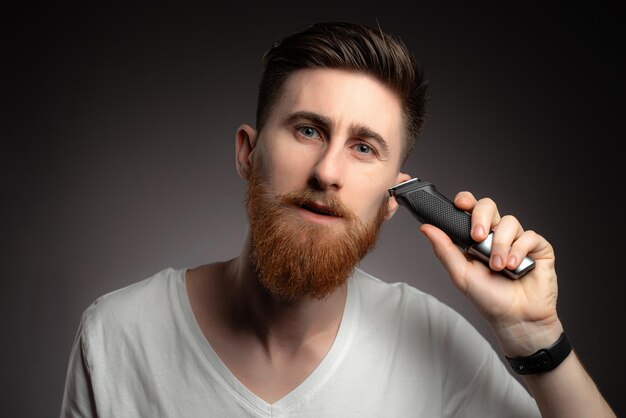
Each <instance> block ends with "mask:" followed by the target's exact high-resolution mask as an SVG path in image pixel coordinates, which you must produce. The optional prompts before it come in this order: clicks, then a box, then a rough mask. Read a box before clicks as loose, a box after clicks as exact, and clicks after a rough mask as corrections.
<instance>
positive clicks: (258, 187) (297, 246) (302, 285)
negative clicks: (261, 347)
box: [246, 167, 387, 301]
mask: <svg viewBox="0 0 626 418" xmlns="http://www.w3.org/2000/svg"><path fill="white" fill-rule="evenodd" d="M313 201H318V202H323V203H324V205H326V206H327V207H329V208H330V210H331V211H332V213H333V214H335V215H337V216H341V217H342V218H343V220H344V221H345V222H344V228H343V230H339V228H336V229H335V228H332V227H331V226H327V225H320V224H315V223H312V222H309V221H306V220H304V219H302V218H301V217H300V216H299V215H297V214H296V212H295V211H294V207H297V206H301V205H307V204H309V203H311V202H313ZM246 208H247V211H248V219H249V222H250V233H251V242H252V249H251V251H252V252H251V261H252V266H253V267H254V269H255V271H256V273H257V276H258V280H259V282H260V283H261V284H262V285H263V286H264V287H265V288H266V289H267V290H268V291H269V292H270V293H271V294H272V295H273V296H275V297H277V298H279V299H281V300H286V301H299V300H302V299H304V298H316V299H323V298H325V297H326V296H328V295H329V294H330V293H332V292H333V291H334V290H336V289H337V288H339V287H340V286H341V285H342V284H343V283H345V281H346V279H347V278H348V277H349V276H350V275H351V274H352V272H353V271H354V269H355V268H356V266H357V264H358V263H359V262H360V261H361V259H363V257H365V255H366V254H367V253H368V252H369V251H371V250H372V249H373V248H374V245H375V243H376V241H377V239H378V234H379V232H380V229H381V226H382V224H383V222H384V218H385V215H386V214H387V199H385V200H384V201H383V202H382V203H381V206H380V208H379V210H378V212H377V214H376V217H375V218H374V220H373V221H372V222H371V223H369V224H364V223H363V222H361V221H360V220H359V219H358V218H357V217H356V216H355V215H354V214H353V213H352V212H351V211H350V209H348V208H347V207H346V206H345V205H344V204H343V203H342V202H341V201H340V200H339V198H337V197H336V196H334V195H329V194H326V193H324V192H322V191H318V190H314V189H311V188H306V189H304V190H299V191H295V192H290V193H286V194H284V195H282V196H275V195H274V194H273V193H272V192H271V191H269V189H268V188H267V186H266V185H265V184H264V183H263V181H262V179H261V178H260V176H259V174H258V172H257V170H256V169H255V167H253V168H252V171H251V174H250V181H249V182H248V190H247V199H246Z"/></svg>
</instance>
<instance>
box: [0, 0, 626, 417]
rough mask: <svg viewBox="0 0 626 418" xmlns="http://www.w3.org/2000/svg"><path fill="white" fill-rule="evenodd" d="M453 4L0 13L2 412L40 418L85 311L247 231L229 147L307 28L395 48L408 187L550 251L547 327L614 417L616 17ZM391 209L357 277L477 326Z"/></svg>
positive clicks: (618, 218)
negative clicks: (532, 237)
mask: <svg viewBox="0 0 626 418" xmlns="http://www.w3.org/2000/svg"><path fill="white" fill-rule="evenodd" d="M467 3H471V4H466V5H464V6H460V7H452V6H450V5H448V6H433V5H429V4H425V3H421V2H411V3H408V2H407V4H401V3H397V2H393V1H386V2H384V3H383V4H375V5H371V6H367V5H364V4H361V3H360V2H353V3H352V4H347V3H344V4H342V5H334V6H331V5H329V4H324V3H320V2H314V3H311V2H302V3H297V2H290V3H285V4H282V5H280V6H279V5H274V4H272V5H266V6H254V8H250V7H249V6H245V5H243V4H240V3H238V2H231V3H230V5H220V4H218V3H215V2H213V3H211V4H210V5H209V4H204V5H203V6H197V5H191V4H186V5H184V4H181V3H178V5H177V6H166V5H156V4H154V3H153V4H152V5H151V6H149V7H147V6H139V5H132V4H130V3H115V2H113V3H106V5H105V4H101V5H98V3H91V5H90V6H89V7H87V6H84V5H82V6H78V5H72V3H71V2H63V3H61V4H54V3H48V4H47V5H46V6H37V5H35V4H30V5H29V6H28V8H25V9H23V10H15V11H13V12H9V13H7V14H6V15H5V19H7V20H8V21H9V22H8V23H9V25H8V26H7V25H5V26H4V27H5V28H8V33H7V34H6V36H5V37H4V41H5V48H4V55H5V59H6V61H5V64H4V65H3V67H4V69H5V70H6V69H8V70H9V72H8V75H5V76H4V77H3V79H2V97H3V101H2V102H3V112H2V117H3V123H2V145H1V148H0V163H1V165H0V170H1V171H0V174H1V176H0V186H1V187H2V196H3V198H2V205H1V211H2V217H1V218H0V219H2V224H1V225H2V239H1V244H2V247H1V248H0V249H1V250H2V251H1V252H0V254H1V255H0V257H1V260H2V265H3V269H4V271H5V273H4V278H3V280H2V292H1V298H2V299H1V301H0V309H1V315H0V326H1V328H0V333H1V334H0V335H2V344H1V348H0V349H1V350H2V358H3V366H2V373H1V374H0V376H1V379H2V380H1V382H0V385H1V386H2V387H1V391H0V394H1V395H0V397H1V398H0V401H1V403H0V415H1V416H3V417H18V416H23V417H44V416H46V417H53V416H57V414H58V409H59V406H60V400H61V393H62V388H63V384H64V379H65V370H66V366H67V359H68V354H69V350H70V346H71V344H72V339H73V338H74V333H75V331H76V328H77V326H78V321H79V318H80V314H81V312H82V311H83V310H84V309H85V308H86V307H87V306H88V304H89V303H91V302H92V301H93V300H94V299H95V298H96V297H98V296H99V295H101V294H103V293H106V292H109V291H112V290H114V289H117V288H119V287H122V286H125V285H128V284H130V283H133V282H135V281H138V280H140V279H143V278H145V277H148V276H150V275H152V274H154V273H156V272H157V271H159V270H161V269H163V268H165V267H177V268H178V267H183V266H196V265H199V264H203V263H206V262H210V261H214V260H221V259H226V258H230V257H232V256H234V255H235V254H236V253H237V251H238V250H239V247H240V244H241V241H242V237H243V236H244V233H245V228H246V227H245V213H244V210H243V204H242V203H243V190H244V183H243V181H242V180H241V179H240V178H239V177H238V176H237V173H236V171H235V168H234V133H235V130H236V128H237V126H238V125H239V124H240V123H242V122H249V123H252V124H253V123H254V118H253V116H254V108H255V99H256V87H257V82H258V78H259V71H260V65H259V58H260V56H261V54H262V53H263V52H264V51H265V50H266V49H267V48H268V47H269V46H270V45H271V43H272V42H274V41H275V40H277V39H279V38H280V37H282V36H284V35H286V34H288V33H290V32H293V31H295V30H299V29H302V28H303V27H304V25H306V24H308V23H312V22H315V21H319V20H349V21H354V22H361V23H365V24H369V25H376V22H378V23H379V24H380V26H381V27H382V28H383V29H385V30H387V31H389V32H392V33H395V34H397V35H400V36H401V37H403V38H404V39H405V41H406V42H407V44H408V45H409V46H410V47H411V49H412V50H413V52H414V53H415V55H416V56H417V57H418V59H419V60H420V61H421V62H422V64H423V65H424V68H425V74H426V78H427V79H429V80H430V86H431V94H432V99H431V103H430V116H429V118H428V120H427V122H426V125H425V129H424V132H423V135H422V137H421V139H420V140H419V142H418V145H417V147H416V149H415V152H414V154H413V155H412V156H411V158H410V159H409V161H408V162H407V165H406V167H405V168H406V171H408V172H410V173H411V174H413V175H414V176H419V177H421V178H423V179H426V180H430V181H432V182H434V183H435V184H437V186H438V188H439V190H440V191H441V192H443V193H445V194H448V195H454V194H455V193H456V192H457V191H460V190H464V189H467V190H471V191H473V192H474V193H475V194H476V195H477V196H479V197H483V196H491V197H493V198H494V199H495V200H496V201H497V202H499V205H500V209H501V211H502V212H503V213H512V214H514V215H516V216H518V217H519V218H520V219H521V221H522V223H523V224H524V225H525V226H526V227H527V228H529V229H534V230H536V231H538V232H540V233H541V234H543V235H544V236H545V237H547V238H548V239H549V240H550V241H551V242H552V244H553V245H554V246H555V248H556V254H557V272H558V273H559V283H560V288H559V290H560V298H559V311H560V316H561V319H562V321H563V323H564V325H565V327H566V329H567V331H568V333H569V335H570V338H571V339H572V341H573V343H574V345H575V348H576V350H577V352H578V354H579V356H580V357H581V359H582V361H583V363H584V364H585V366H586V367H587V368H588V370H589V372H590V373H591V374H592V375H593V377H594V378H595V380H596V382H597V384H598V385H599V387H600V389H601V391H602V392H603V393H604V395H605V396H606V398H607V399H608V400H609V402H610V403H611V404H612V405H613V407H614V408H615V410H616V412H618V413H620V414H621V413H623V412H624V411H625V406H626V403H625V401H624V398H623V396H620V395H623V389H620V387H621V385H620V384H619V381H618V379H619V378H621V377H622V376H623V374H624V372H625V371H626V370H625V368H624V365H623V364H624V363H623V361H624V360H623V358H624V354H623V353H624V345H623V342H624V341H623V340H624V338H623V337H624V326H623V324H622V321H623V319H624V317H625V313H626V309H625V308H624V304H623V302H622V295H623V293H624V284H623V281H624V278H623V276H624V273H623V266H622V262H623V260H624V254H623V248H624V245H623V244H622V238H623V236H624V233H625V231H624V220H623V219H624V218H623V216H622V213H623V210H622V208H621V207H620V204H619V203H618V201H617V199H618V198H619V197H620V194H621V192H622V188H621V187H620V186H621V180H622V179H623V175H621V168H622V167H621V166H622V156H621V153H620V152H618V151H617V147H618V146H621V140H623V138H624V135H623V134H622V121H623V118H624V116H623V105H622V103H623V97H624V96H623V90H621V86H618V82H619V83H621V76H622V73H621V70H622V69H621V68H618V65H619V66H621V65H622V60H623V48H622V45H621V44H620V43H619V42H618V40H617V38H616V36H617V29H616V28H617V19H616V18H614V17H616V15H617V12H616V11H614V10H612V9H611V8H610V7H608V6H605V5H602V4H600V3H598V2H594V3H591V4H586V5H581V6H574V5H573V3H568V4H567V5H566V6H563V7H561V6H558V5H552V6H549V5H548V6H546V4H545V3H544V4H542V5H539V4H537V5H533V4H531V3H526V2H524V3H516V4H517V5H510V6H506V7H504V6H499V7H494V6H493V5H486V4H480V3H476V2H467ZM417 227H418V224H417V223H416V222H415V221H414V220H413V219H412V218H411V217H410V215H409V214H408V212H405V211H404V210H401V211H399V212H398V214H397V216H396V217H395V218H394V219H392V220H391V221H390V222H388V223H387V224H386V225H385V226H384V229H383V233H382V236H381V240H380V242H379V243H378V245H377V247H376V249H375V250H374V252H373V253H371V254H370V255H369V256H368V257H367V258H366V260H364V262H363V268H364V269H366V270H368V271H369V272H371V273H373V274H375V275H378V276H380V277H381V278H383V279H385V280H387V281H407V282H410V283H412V284H414V285H415V286H417V287H419V288H420V289H422V290H424V291H426V292H429V293H432V294H433V295H435V296H437V297H438V298H440V299H441V300H443V301H445V302H446V303H448V304H450V305H451V306H453V307H454V308H456V309H457V310H459V311H460V312H461V313H463V314H464V315H466V316H467V317H468V318H470V320H471V321H472V322H473V323H474V324H475V325H476V326H477V328H478V329H479V330H480V331H481V332H482V333H483V334H484V335H485V336H486V337H487V338H488V339H489V340H490V341H491V342H492V343H494V344H495V341H494V340H493V337H492V335H491V332H490V330H489V329H488V328H487V327H486V325H485V323H484V321H483V320H482V319H481V318H480V317H478V316H477V314H476V312H475V311H474V310H473V308H472V307H471V306H470V305H469V304H468V303H467V302H465V300H464V299H463V298H462V296H460V295H459V294H458V293H457V292H456V290H455V289H454V288H453V287H452V285H451V284H450V282H449V280H448V278H447V276H446V274H445V272H444V271H443V268H442V267H441V266H440V265H439V264H438V263H437V261H436V260H435V257H434V256H433V254H432V252H431V250H430V246H429V244H428V243H427V242H426V240H425V238H424V237H423V236H421V234H419V233H418V232H417Z"/></svg>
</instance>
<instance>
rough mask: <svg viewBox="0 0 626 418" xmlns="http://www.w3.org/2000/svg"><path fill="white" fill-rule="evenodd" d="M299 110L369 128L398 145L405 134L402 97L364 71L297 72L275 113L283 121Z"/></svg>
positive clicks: (289, 79) (286, 85) (338, 121)
mask: <svg viewBox="0 0 626 418" xmlns="http://www.w3.org/2000/svg"><path fill="white" fill-rule="evenodd" d="M296 112H310V113H315V114H318V115H320V116H322V117H324V118H326V119H328V120H329V121H331V122H332V123H334V124H336V125H338V126H337V127H340V126H345V127H349V126H360V127H367V128H368V129H370V130H372V131H375V132H377V133H378V134H379V135H381V136H382V137H384V138H385V140H387V141H390V142H391V143H392V145H394V147H395V146H398V145H397V144H396V142H398V143H399V141H400V140H401V137H402V132H403V122H404V121H403V118H402V110H401V105H400V100H399V99H398V98H397V96H396V95H395V94H394V93H393V92H392V91H391V90H390V89H389V88H387V87H386V86H384V85H383V84H382V83H380V82H379V81H378V80H376V79H375V78H373V77H371V76H368V75H366V74H364V73H359V72H353V71H346V70H337V69H306V70H299V71H296V72H294V73H293V74H292V75H291V76H290V77H289V78H288V79H287V80H286V82H285V85H284V88H283V91H282V94H281V96H280V97H279V99H278V100H277V103H276V105H275V107H274V111H273V112H272V113H273V116H275V117H277V118H278V119H279V121H280V120H283V119H284V118H287V117H289V115H290V114H293V113H296ZM279 123H280V122H279Z"/></svg>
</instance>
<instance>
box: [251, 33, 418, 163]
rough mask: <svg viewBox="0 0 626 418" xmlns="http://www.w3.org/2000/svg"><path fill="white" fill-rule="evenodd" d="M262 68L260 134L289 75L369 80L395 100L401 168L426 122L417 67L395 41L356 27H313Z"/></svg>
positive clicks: (278, 47)
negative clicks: (342, 74)
mask: <svg viewBox="0 0 626 418" xmlns="http://www.w3.org/2000/svg"><path fill="white" fill-rule="evenodd" d="M262 64H263V74H262V77H261V83H260V86H259V96H258V102H257V114H256V125H257V130H258V131H259V132H260V131H261V130H262V129H263V126H264V125H265V123H266V122H267V119H268V118H269V115H270V113H271V111H272V107H273V106H274V105H275V104H276V102H277V100H278V99H279V98H280V96H281V95H282V93H283V88H284V85H285V81H286V80H287V78H288V77H289V76H290V75H291V74H292V73H293V72H294V71H297V70H301V69H309V68H332V69H344V70H348V71H356V72H361V73H364V74H367V75H369V76H372V77H374V78H375V79H377V80H378V81H380V82H381V83H382V84H383V85H385V86H386V87H387V88H389V89H390V90H391V91H393V92H394V93H395V94H396V95H397V97H398V98H399V99H400V103H401V106H402V111H403V116H404V122H405V137H406V138H404V147H403V148H404V149H403V150H402V159H401V161H402V162H404V161H405V160H406V158H407V157H408V155H409V153H410V152H411V150H412V149H413V147H414V145H415V141H416V140H417V138H418V136H419V134H420V131H421V128H422V125H423V123H424V118H425V116H426V102H427V100H428V90H427V86H426V82H425V81H424V78H423V71H422V68H421V66H420V65H419V63H417V61H416V60H415V58H414V57H413V55H412V54H411V52H410V51H409V50H408V48H407V47H406V45H405V44H404V42H403V41H402V40H401V39H400V38H398V37H395V36H393V35H390V34H387V33H384V32H383V31H382V30H381V29H380V28H378V29H374V28H371V27H368V26H364V25H360V24H354V23H346V22H322V23H316V24H313V25H310V26H309V27H307V28H306V29H304V30H303V31H301V32H298V33H295V34H292V35H289V36H287V37H286V38H284V39H282V40H280V41H278V42H276V43H275V44H274V45H273V46H272V47H271V48H270V49H269V50H268V51H267V52H266V53H265V54H264V55H263V59H262Z"/></svg>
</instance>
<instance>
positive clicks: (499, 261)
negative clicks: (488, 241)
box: [491, 255, 502, 268]
mask: <svg viewBox="0 0 626 418" xmlns="http://www.w3.org/2000/svg"><path fill="white" fill-rule="evenodd" d="M491 262H492V264H493V265H494V267H498V268H500V267H502V257H500V256H499V255H496V256H494V257H493V259H492V260H491Z"/></svg>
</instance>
